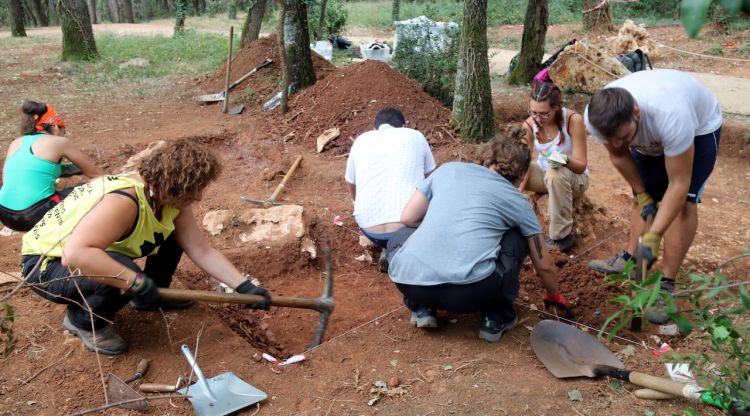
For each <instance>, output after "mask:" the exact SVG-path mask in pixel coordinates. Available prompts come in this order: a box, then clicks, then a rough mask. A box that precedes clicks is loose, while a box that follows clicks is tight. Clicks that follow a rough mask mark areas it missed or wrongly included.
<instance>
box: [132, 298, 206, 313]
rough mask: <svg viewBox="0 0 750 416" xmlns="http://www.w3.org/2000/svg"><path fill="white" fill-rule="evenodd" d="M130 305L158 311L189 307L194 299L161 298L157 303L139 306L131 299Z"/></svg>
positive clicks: (143, 309)
mask: <svg viewBox="0 0 750 416" xmlns="http://www.w3.org/2000/svg"><path fill="white" fill-rule="evenodd" d="M130 306H132V307H133V309H135V310H137V311H158V310H159V309H163V310H165V311H166V310H175V309H187V308H189V307H191V306H193V301H192V300H165V299H162V300H160V301H159V302H158V303H157V304H156V305H153V306H148V307H143V306H139V305H138V304H137V303H136V302H135V301H134V300H131V301H130Z"/></svg>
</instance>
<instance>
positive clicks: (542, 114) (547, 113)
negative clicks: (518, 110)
mask: <svg viewBox="0 0 750 416" xmlns="http://www.w3.org/2000/svg"><path fill="white" fill-rule="evenodd" d="M529 115H530V116H531V117H539V118H541V119H543V120H544V119H548V118H550V117H551V116H552V111H544V112H538V111H531V109H529Z"/></svg>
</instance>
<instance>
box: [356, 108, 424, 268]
mask: <svg viewBox="0 0 750 416" xmlns="http://www.w3.org/2000/svg"><path fill="white" fill-rule="evenodd" d="M404 124H406V120H405V119H404V115H403V114H402V113H401V111H400V110H399V109H397V108H392V107H387V108H384V109H382V110H380V111H379V112H378V114H377V115H376V116H375V130H371V131H368V132H366V133H363V134H361V135H360V136H359V137H357V140H355V141H354V144H353V145H352V149H351V152H350V153H349V159H348V160H347V162H346V175H345V177H344V178H345V179H346V184H347V187H348V189H349V193H350V194H351V196H352V199H354V218H355V219H356V220H357V224H358V225H359V227H360V229H361V230H362V233H363V234H364V235H365V236H366V237H367V238H369V239H370V240H371V241H372V242H373V243H374V244H375V245H377V246H379V247H381V248H383V253H382V254H381V256H380V270H381V271H383V272H387V271H388V266H387V263H386V262H385V253H384V252H385V248H386V245H387V244H388V240H389V239H390V238H391V235H392V234H393V233H394V232H395V231H396V230H399V229H400V228H403V227H404V224H402V223H401V222H400V219H401V212H402V211H403V210H404V206H406V202H408V201H409V198H410V197H411V196H412V194H414V190H415V189H416V187H417V184H418V183H420V182H421V181H422V180H423V179H424V178H425V176H426V175H427V173H428V172H430V171H432V170H433V169H435V159H434V158H433V157H432V151H430V145H429V144H427V140H426V139H425V137H424V135H422V133H420V132H418V131H417V130H414V129H410V128H407V127H403V126H404Z"/></svg>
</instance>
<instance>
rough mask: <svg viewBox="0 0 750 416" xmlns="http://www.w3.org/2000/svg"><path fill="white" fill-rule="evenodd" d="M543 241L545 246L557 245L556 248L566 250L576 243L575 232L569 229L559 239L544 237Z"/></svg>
mask: <svg viewBox="0 0 750 416" xmlns="http://www.w3.org/2000/svg"><path fill="white" fill-rule="evenodd" d="M544 241H545V242H546V243H547V247H549V248H553V247H557V249H558V250H560V251H568V250H570V249H571V248H573V246H574V245H576V236H575V233H574V232H572V231H571V233H570V234H568V235H567V236H565V237H563V238H561V239H559V240H553V239H551V238H545V239H544Z"/></svg>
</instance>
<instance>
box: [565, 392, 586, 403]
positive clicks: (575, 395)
mask: <svg viewBox="0 0 750 416" xmlns="http://www.w3.org/2000/svg"><path fill="white" fill-rule="evenodd" d="M568 398H569V399H570V400H571V401H574V402H582V401H583V395H581V392H580V391H578V390H571V391H569V392H568Z"/></svg>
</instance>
